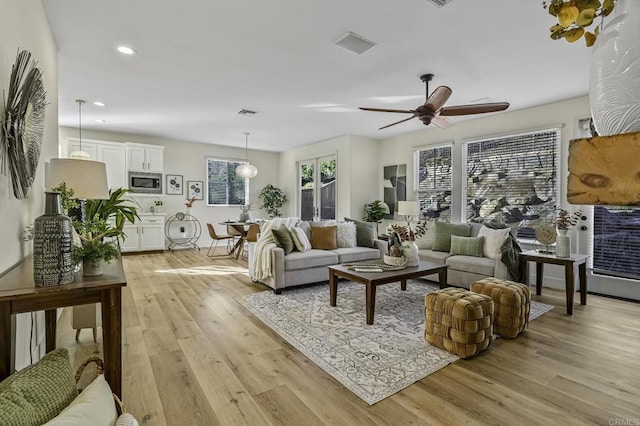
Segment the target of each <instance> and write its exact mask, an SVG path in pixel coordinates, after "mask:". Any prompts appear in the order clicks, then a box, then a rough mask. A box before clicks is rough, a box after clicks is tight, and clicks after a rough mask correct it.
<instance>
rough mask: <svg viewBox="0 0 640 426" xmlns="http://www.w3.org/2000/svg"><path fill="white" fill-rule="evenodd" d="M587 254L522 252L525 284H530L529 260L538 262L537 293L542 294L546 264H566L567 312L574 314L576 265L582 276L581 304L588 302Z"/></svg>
mask: <svg viewBox="0 0 640 426" xmlns="http://www.w3.org/2000/svg"><path fill="white" fill-rule="evenodd" d="M588 258H589V256H587V255H586V254H575V253H572V254H571V256H570V257H556V256H555V255H553V254H545V253H538V252H536V251H535V250H531V251H525V252H522V253H520V268H521V270H522V275H523V276H524V284H525V285H529V262H530V261H531V262H536V294H537V295H538V296H539V295H541V294H542V277H543V274H544V264H545V263H549V264H553V265H561V266H564V281H565V287H566V293H567V314H569V315H573V293H574V291H575V290H574V281H575V267H576V266H577V267H578V274H579V276H580V304H581V305H586V304H587V259H588Z"/></svg>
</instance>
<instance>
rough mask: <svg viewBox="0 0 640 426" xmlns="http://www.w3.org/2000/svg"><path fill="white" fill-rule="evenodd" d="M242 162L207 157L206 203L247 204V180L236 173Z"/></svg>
mask: <svg viewBox="0 0 640 426" xmlns="http://www.w3.org/2000/svg"><path fill="white" fill-rule="evenodd" d="M240 164H244V162H240V161H227V160H216V159H207V205H208V206H227V205H233V206H239V205H243V204H247V193H248V191H247V180H246V179H244V178H241V177H240V176H238V175H236V167H238V166H239V165H240Z"/></svg>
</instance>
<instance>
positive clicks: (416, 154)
mask: <svg viewBox="0 0 640 426" xmlns="http://www.w3.org/2000/svg"><path fill="white" fill-rule="evenodd" d="M442 148H449V150H450V156H449V161H450V162H451V164H450V173H449V179H450V182H449V187H448V188H444V187H443V188H433V189H428V190H421V189H420V153H421V152H422V151H431V150H437V149H442ZM444 191H448V192H449V198H450V199H451V198H452V197H453V142H445V143H440V144H435V145H426V146H419V147H416V148H414V151H413V195H414V199H415V200H416V201H419V202H420V201H421V197H420V195H421V194H425V193H437V192H444ZM423 210H424V209H423V206H422V203H421V204H420V219H423V215H422V211H423ZM448 216H449V218H448V219H449V221H451V218H452V209H451V205H449V214H448ZM426 219H429V218H426ZM435 219H440V218H439V217H438V218H435Z"/></svg>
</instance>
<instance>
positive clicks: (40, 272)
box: [33, 192, 75, 287]
mask: <svg viewBox="0 0 640 426" xmlns="http://www.w3.org/2000/svg"><path fill="white" fill-rule="evenodd" d="M72 230H73V227H72V226H71V219H69V218H68V217H67V216H65V215H63V214H62V204H61V198H60V193H59V192H46V195H45V208H44V214H43V215H42V216H40V217H38V218H36V220H35V223H34V225H33V280H34V281H35V285H36V287H52V286H58V285H64V284H69V283H70V282H72V281H73V278H74V276H73V269H74V266H75V265H74V263H73V255H72V253H71V243H72V240H73V237H72V232H73V231H72Z"/></svg>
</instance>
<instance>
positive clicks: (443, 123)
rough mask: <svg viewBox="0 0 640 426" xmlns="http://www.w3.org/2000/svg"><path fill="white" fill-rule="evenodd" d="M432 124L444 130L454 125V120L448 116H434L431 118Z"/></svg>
mask: <svg viewBox="0 0 640 426" xmlns="http://www.w3.org/2000/svg"><path fill="white" fill-rule="evenodd" d="M431 124H433V125H435V126H437V127H439V128H441V129H442V130H447V129H450V128H452V127H453V126H454V124H453V121H451V120H450V119H448V118H447V117H440V116H438V117H434V118H432V119H431Z"/></svg>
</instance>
